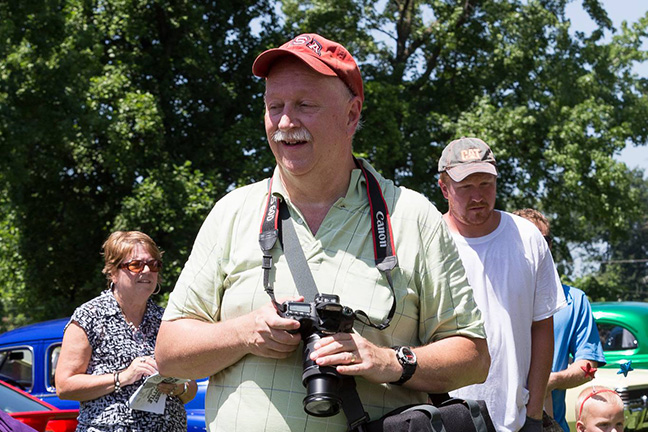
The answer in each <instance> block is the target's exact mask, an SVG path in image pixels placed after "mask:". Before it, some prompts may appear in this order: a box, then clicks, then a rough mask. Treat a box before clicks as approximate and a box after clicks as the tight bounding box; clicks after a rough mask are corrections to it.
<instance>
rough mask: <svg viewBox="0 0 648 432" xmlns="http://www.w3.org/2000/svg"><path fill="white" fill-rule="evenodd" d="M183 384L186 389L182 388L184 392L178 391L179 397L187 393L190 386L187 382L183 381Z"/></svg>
mask: <svg viewBox="0 0 648 432" xmlns="http://www.w3.org/2000/svg"><path fill="white" fill-rule="evenodd" d="M182 385H183V386H184V389H183V390H182V393H178V394H177V395H176V396H177V397H180V396H182V395H183V394H185V393H187V389H188V388H189V386H188V385H187V383H183V384H182Z"/></svg>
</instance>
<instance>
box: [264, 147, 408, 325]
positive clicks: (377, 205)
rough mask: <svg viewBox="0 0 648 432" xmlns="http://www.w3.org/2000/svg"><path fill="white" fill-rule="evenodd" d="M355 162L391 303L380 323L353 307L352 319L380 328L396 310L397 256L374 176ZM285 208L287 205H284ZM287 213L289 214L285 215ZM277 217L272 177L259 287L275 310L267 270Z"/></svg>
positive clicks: (274, 242)
mask: <svg viewBox="0 0 648 432" xmlns="http://www.w3.org/2000/svg"><path fill="white" fill-rule="evenodd" d="M354 161H355V163H356V166H357V167H358V168H360V170H361V171H362V174H363V175H364V177H365V180H366V184H367V196H368V197H369V207H370V212H371V232H372V234H373V243H374V257H375V262H376V268H377V269H378V270H379V271H380V272H381V273H383V274H384V275H385V277H386V279H387V283H388V284H389V288H390V289H391V292H392V306H391V309H390V311H389V314H388V316H387V317H386V318H385V319H384V320H383V322H382V323H380V324H374V323H373V322H372V321H371V319H370V318H369V316H368V315H367V314H366V313H365V312H364V311H361V310H357V311H355V315H356V319H358V320H359V321H360V322H362V323H363V324H365V325H368V326H370V327H374V328H377V329H378V330H384V329H386V328H387V327H389V323H390V322H391V320H392V318H393V317H394V313H395V312H396V293H395V291H394V285H393V281H392V277H391V271H392V270H393V269H394V268H395V267H396V266H397V265H398V259H397V257H396V254H395V252H394V251H395V247H394V240H393V238H394V236H393V233H392V229H391V220H390V218H389V211H388V210H387V204H386V203H385V198H384V197H383V194H382V191H381V190H380V185H379V184H378V180H376V177H374V175H373V174H371V173H370V172H369V171H367V170H366V169H365V168H364V166H362V164H361V163H360V162H359V161H358V160H357V159H355V158H354ZM286 209H287V207H286ZM287 217H289V215H287ZM280 220H281V218H280V217H279V205H278V199H277V197H275V196H274V195H273V194H272V178H270V180H269V181H268V199H267V200H266V206H265V212H264V214H263V219H262V221H261V229H260V233H259V246H261V250H262V251H263V261H262V264H261V267H262V268H263V288H264V290H265V292H266V293H267V294H268V296H270V299H271V300H272V303H273V305H274V306H275V308H276V309H277V310H281V311H282V312H284V311H283V310H282V305H281V304H279V303H277V301H276V299H275V295H274V288H273V287H272V283H270V270H272V266H273V261H272V248H273V247H274V246H275V244H276V243H277V239H278V238H279V229H280V228H281V226H280V222H279V221H280Z"/></svg>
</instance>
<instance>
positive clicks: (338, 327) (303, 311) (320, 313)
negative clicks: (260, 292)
mask: <svg viewBox="0 0 648 432" xmlns="http://www.w3.org/2000/svg"><path fill="white" fill-rule="evenodd" d="M283 309H284V312H283V313H280V315H281V316H282V317H284V318H291V319H294V320H297V321H299V324H300V326H299V330H297V332H299V333H301V335H302V338H304V340H305V339H307V338H308V337H309V336H310V335H311V334H312V333H320V334H321V335H331V334H335V333H350V332H351V330H352V329H353V320H354V319H355V314H354V312H353V310H352V309H351V308H350V307H347V306H342V305H341V304H340V297H338V296H336V295H335V294H317V296H316V297H315V300H314V301H313V302H311V303H304V302H285V303H283Z"/></svg>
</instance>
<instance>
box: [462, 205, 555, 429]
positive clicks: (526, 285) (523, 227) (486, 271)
mask: <svg viewBox="0 0 648 432" xmlns="http://www.w3.org/2000/svg"><path fill="white" fill-rule="evenodd" d="M500 214H501V216H502V218H501V220H500V223H499V226H498V227H497V228H496V229H495V231H493V232H492V233H490V234H488V235H486V236H483V237H477V238H465V237H463V236H461V235H460V234H458V233H456V232H453V233H452V235H453V237H454V239H455V242H456V244H457V248H458V249H459V255H460V256H461V260H462V261H463V264H464V267H465V268H466V274H467V275H468V281H469V282H470V285H471V286H472V287H473V291H474V297H475V301H476V302H477V306H479V308H480V309H481V311H482V315H483V317H484V322H485V326H486V335H487V341H488V350H489V352H490V356H491V366H490V371H489V374H488V378H487V379H486V382H485V383H483V384H475V385H471V386H467V387H463V388H461V389H458V390H455V391H453V392H451V395H452V396H455V397H460V398H466V399H483V400H485V401H486V404H487V406H488V410H489V413H490V415H491V418H492V419H493V423H494V424H495V426H496V428H497V430H498V431H500V432H501V431H507V432H508V431H510V432H514V431H518V430H519V429H520V428H521V427H522V426H523V425H524V422H525V420H526V404H527V402H528V400H529V392H528V390H527V388H526V385H527V377H528V375H529V366H530V364H531V324H532V323H533V322H534V321H541V320H544V319H546V318H549V317H550V316H552V315H553V314H554V313H556V312H557V311H558V310H559V309H561V308H562V307H564V305H565V295H564V293H563V290H562V288H561V284H560V278H559V277H558V273H557V271H556V268H555V265H554V261H553V258H552V257H551V252H550V251H549V248H548V246H547V243H546V241H545V239H544V237H543V236H542V234H541V233H540V231H539V230H538V229H537V228H536V226H535V225H534V224H533V223H531V222H529V221H528V220H526V219H523V218H521V217H519V216H515V215H512V214H510V213H506V212H500Z"/></svg>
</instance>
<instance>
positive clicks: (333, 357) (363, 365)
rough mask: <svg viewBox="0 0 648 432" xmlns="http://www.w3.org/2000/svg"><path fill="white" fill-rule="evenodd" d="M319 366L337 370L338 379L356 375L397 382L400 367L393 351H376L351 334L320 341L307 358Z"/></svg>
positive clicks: (339, 334)
mask: <svg viewBox="0 0 648 432" xmlns="http://www.w3.org/2000/svg"><path fill="white" fill-rule="evenodd" d="M311 360H314V361H315V362H316V363H317V364H318V365H319V366H337V367H336V369H337V371H338V372H339V373H340V374H342V375H358V376H362V377H364V378H366V379H367V380H369V381H372V382H377V383H384V382H392V381H398V379H399V378H400V376H401V374H402V367H401V365H400V364H399V363H398V361H397V360H396V355H395V353H394V350H393V349H391V348H386V347H379V346H376V345H374V344H373V343H371V342H369V341H368V340H367V339H365V338H363V337H362V336H360V335H358V334H355V333H336V334H334V335H332V336H326V337H323V338H322V339H320V340H319V341H318V342H316V343H315V345H314V351H313V352H312V354H311Z"/></svg>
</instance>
